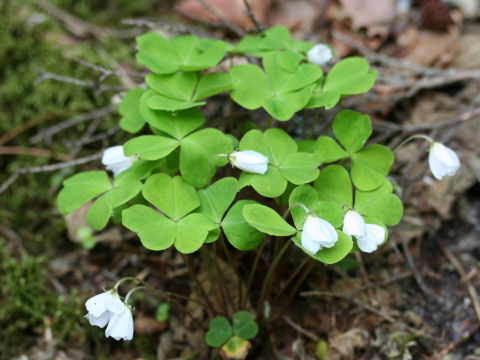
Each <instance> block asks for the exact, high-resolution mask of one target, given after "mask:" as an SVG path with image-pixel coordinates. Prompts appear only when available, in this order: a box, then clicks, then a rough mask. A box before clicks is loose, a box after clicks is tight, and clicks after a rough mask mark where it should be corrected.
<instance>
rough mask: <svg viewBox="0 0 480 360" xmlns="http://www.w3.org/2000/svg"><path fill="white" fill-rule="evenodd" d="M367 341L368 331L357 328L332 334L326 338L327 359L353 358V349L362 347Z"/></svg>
mask: <svg viewBox="0 0 480 360" xmlns="http://www.w3.org/2000/svg"><path fill="white" fill-rule="evenodd" d="M368 342H369V335H368V332H367V331H365V330H362V329H359V328H354V329H351V330H348V331H347V332H346V333H343V334H336V335H333V336H331V337H330V338H329V339H328V343H329V345H330V349H329V352H328V356H327V360H340V359H355V350H361V349H364V348H365V347H367V345H368Z"/></svg>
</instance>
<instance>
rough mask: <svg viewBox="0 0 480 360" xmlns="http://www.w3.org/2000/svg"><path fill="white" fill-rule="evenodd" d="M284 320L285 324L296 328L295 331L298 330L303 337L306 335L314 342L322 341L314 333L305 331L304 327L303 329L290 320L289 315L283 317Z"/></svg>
mask: <svg viewBox="0 0 480 360" xmlns="http://www.w3.org/2000/svg"><path fill="white" fill-rule="evenodd" d="M283 320H285V322H286V323H287V324H288V325H290V326H291V327H292V328H294V329H295V330H297V331H298V332H299V333H300V334H302V335H305V336H306V337H308V338H309V339H311V340H313V341H318V340H320V338H319V337H318V336H317V335H315V334H314V333H312V332H310V331H308V330H306V329H304V328H303V327H301V326H300V325H298V324H297V323H295V322H294V321H293V320H292V319H290V318H289V317H288V316H287V315H284V316H283Z"/></svg>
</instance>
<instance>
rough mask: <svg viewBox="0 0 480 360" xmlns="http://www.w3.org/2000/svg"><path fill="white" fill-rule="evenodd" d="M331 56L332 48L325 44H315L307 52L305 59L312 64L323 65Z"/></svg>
mask: <svg viewBox="0 0 480 360" xmlns="http://www.w3.org/2000/svg"><path fill="white" fill-rule="evenodd" d="M332 57H333V52H332V49H330V48H329V47H328V46H327V45H325V44H317V45H315V46H314V47H312V48H311V49H310V50H309V51H308V52H307V59H308V61H310V62H311V63H312V64H315V65H324V64H326V63H327V62H329V61H330V59H331V58H332Z"/></svg>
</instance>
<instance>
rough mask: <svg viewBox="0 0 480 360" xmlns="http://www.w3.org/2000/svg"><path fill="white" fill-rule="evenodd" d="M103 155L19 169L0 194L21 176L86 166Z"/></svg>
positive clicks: (98, 154) (4, 184)
mask: <svg viewBox="0 0 480 360" xmlns="http://www.w3.org/2000/svg"><path fill="white" fill-rule="evenodd" d="M102 155H103V152H100V153H97V154H94V155H90V156H87V157H84V158H79V159H74V160H70V161H65V162H62V163H58V164H51V165H44V166H35V167H30V168H20V169H17V170H15V172H14V173H13V174H12V175H11V176H10V177H9V178H8V179H7V180H6V181H5V182H4V183H3V184H2V185H1V186H0V194H1V193H3V192H4V191H5V190H6V189H7V188H8V187H9V186H10V185H11V184H12V183H13V182H14V181H15V180H16V179H17V178H18V177H19V175H22V174H36V173H41V172H50V171H55V170H59V169H64V168H67V167H70V166H74V165H80V164H86V163H89V162H91V161H94V160H97V159H100V158H101V157H102Z"/></svg>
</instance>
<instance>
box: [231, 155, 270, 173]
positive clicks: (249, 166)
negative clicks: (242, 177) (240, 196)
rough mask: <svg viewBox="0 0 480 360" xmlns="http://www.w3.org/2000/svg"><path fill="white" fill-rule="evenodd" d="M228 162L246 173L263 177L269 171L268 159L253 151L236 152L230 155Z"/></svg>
mask: <svg viewBox="0 0 480 360" xmlns="http://www.w3.org/2000/svg"><path fill="white" fill-rule="evenodd" d="M228 160H230V162H231V164H232V165H233V166H235V167H237V168H239V169H240V170H243V171H246V172H250V173H254V174H261V175H263V174H265V173H266V172H267V170H268V157H266V156H265V155H262V154H260V153H258V152H256V151H253V150H245V151H234V152H232V153H231V154H230V155H228Z"/></svg>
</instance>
